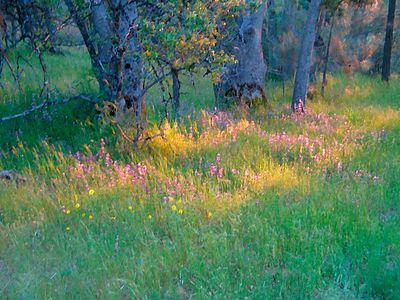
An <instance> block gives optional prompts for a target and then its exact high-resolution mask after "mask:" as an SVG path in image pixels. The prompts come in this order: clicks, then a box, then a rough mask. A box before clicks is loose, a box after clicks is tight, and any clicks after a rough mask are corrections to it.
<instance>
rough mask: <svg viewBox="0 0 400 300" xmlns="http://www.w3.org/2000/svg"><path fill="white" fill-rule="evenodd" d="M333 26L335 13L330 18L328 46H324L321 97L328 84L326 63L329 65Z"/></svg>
mask: <svg viewBox="0 0 400 300" xmlns="http://www.w3.org/2000/svg"><path fill="white" fill-rule="evenodd" d="M334 26H335V13H333V16H332V18H331V27H330V29H329V37H328V45H327V46H326V53H325V57H324V69H323V73H322V85H321V93H322V95H324V94H325V87H326V85H327V84H328V79H327V73H328V63H329V56H330V51H331V50H330V49H331V43H332V34H333V27H334Z"/></svg>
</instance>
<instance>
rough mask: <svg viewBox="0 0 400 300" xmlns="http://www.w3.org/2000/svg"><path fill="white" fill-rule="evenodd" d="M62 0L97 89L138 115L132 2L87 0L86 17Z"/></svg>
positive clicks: (139, 78) (140, 101)
mask: <svg viewBox="0 0 400 300" xmlns="http://www.w3.org/2000/svg"><path fill="white" fill-rule="evenodd" d="M65 3H66V5H67V7H68V9H69V11H70V14H71V16H72V17H73V18H74V21H75V23H76V24H77V26H78V28H79V30H80V32H81V34H82V37H83V39H84V42H85V45H86V48H87V50H88V52H89V55H90V58H91V61H92V66H93V69H94V71H95V75H96V78H97V80H98V82H99V85H100V90H101V92H102V93H103V94H104V96H105V97H106V98H107V99H108V100H111V101H114V102H116V103H117V104H118V107H119V109H121V110H126V109H133V110H134V112H135V114H136V118H140V119H141V117H142V114H143V113H144V109H143V106H144V95H143V89H144V70H143V60H142V53H141V47H140V43H139V40H138V34H137V28H136V26H137V24H136V22H137V19H138V11H137V7H136V2H135V1H130V0H118V1H104V0H91V2H90V7H89V9H90V17H88V16H85V15H82V13H79V9H78V7H77V6H76V4H75V2H74V1H72V0H65Z"/></svg>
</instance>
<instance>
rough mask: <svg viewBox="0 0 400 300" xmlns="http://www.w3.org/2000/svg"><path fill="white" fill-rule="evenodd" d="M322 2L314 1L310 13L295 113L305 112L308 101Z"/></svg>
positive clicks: (303, 42)
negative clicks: (312, 58) (312, 59)
mask: <svg viewBox="0 0 400 300" xmlns="http://www.w3.org/2000/svg"><path fill="white" fill-rule="evenodd" d="M321 2H322V1H321V0H312V1H311V4H310V8H309V11H308V16H307V21H306V24H305V28H304V34H303V39H302V42H301V49H300V54H299V58H298V64H297V69H296V77H295V83H294V89H293V98H292V109H293V110H294V111H297V110H298V111H302V112H303V111H304V107H305V105H306V101H307V90H308V84H309V80H310V68H311V57H312V52H313V48H314V41H315V35H316V25H317V21H318V15H319V10H320V7H321Z"/></svg>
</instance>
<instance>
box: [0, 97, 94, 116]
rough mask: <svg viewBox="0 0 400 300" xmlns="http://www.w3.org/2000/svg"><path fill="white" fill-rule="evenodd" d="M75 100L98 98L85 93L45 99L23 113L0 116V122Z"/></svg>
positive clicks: (90, 100)
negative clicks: (58, 98) (57, 98)
mask: <svg viewBox="0 0 400 300" xmlns="http://www.w3.org/2000/svg"><path fill="white" fill-rule="evenodd" d="M74 100H86V101H88V102H92V103H97V101H96V100H93V99H92V98H90V97H88V96H84V95H81V96H74V97H72V98H66V99H61V100H54V101H45V102H43V103H41V104H39V105H35V106H32V107H31V108H30V109H27V110H25V111H23V112H21V113H18V114H15V115H12V116H7V117H3V118H0V123H3V122H6V121H10V120H15V119H19V118H25V117H27V116H29V115H30V114H32V113H34V112H36V111H38V110H42V109H45V108H46V107H49V106H55V105H59V104H67V103H69V102H71V101H74Z"/></svg>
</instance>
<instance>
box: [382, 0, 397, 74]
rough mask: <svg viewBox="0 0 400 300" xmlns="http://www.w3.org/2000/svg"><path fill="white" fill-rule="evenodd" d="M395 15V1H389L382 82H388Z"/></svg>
mask: <svg viewBox="0 0 400 300" xmlns="http://www.w3.org/2000/svg"><path fill="white" fill-rule="evenodd" d="M395 13H396V0H389V9H388V17H387V24H386V35H385V45H384V48H383V64H382V80H383V81H389V78H390V67H391V66H390V65H391V58H392V47H393V29H394V18H395Z"/></svg>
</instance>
